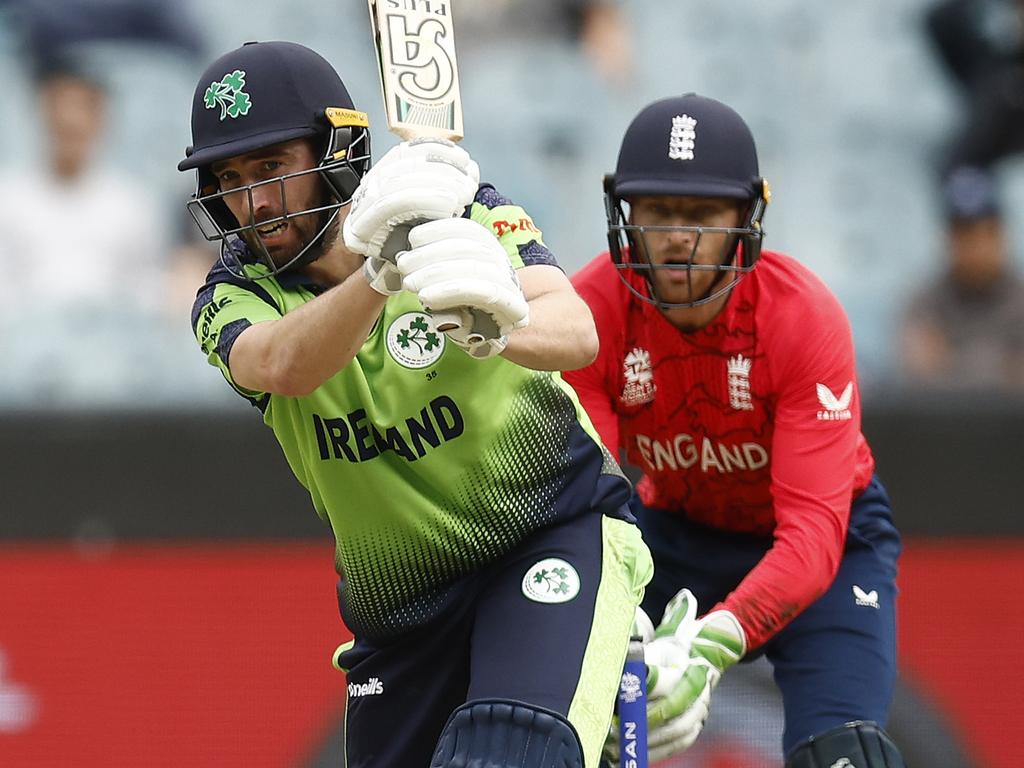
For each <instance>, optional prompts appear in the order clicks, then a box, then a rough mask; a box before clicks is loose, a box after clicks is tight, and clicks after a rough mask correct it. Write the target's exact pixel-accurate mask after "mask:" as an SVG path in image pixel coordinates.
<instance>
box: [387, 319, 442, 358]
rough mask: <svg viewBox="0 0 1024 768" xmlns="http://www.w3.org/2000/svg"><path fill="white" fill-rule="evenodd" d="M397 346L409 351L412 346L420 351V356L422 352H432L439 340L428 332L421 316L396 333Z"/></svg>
mask: <svg viewBox="0 0 1024 768" xmlns="http://www.w3.org/2000/svg"><path fill="white" fill-rule="evenodd" d="M397 340H398V345H399V346H400V347H401V348H402V349H409V347H410V346H411V345H413V344H415V345H416V348H417V349H418V350H419V351H420V354H423V353H424V352H430V351H432V350H433V349H434V348H435V347H436V346H437V345H438V344H440V343H441V340H440V339H439V338H438V336H437V333H435V332H434V331H432V330H430V326H429V325H427V321H426V319H424V317H423V315H417V316H416V317H415V318H414V319H413V321H412V322H411V323H409V327H408V328H403V329H402V330H401V331H399V332H398V336H397Z"/></svg>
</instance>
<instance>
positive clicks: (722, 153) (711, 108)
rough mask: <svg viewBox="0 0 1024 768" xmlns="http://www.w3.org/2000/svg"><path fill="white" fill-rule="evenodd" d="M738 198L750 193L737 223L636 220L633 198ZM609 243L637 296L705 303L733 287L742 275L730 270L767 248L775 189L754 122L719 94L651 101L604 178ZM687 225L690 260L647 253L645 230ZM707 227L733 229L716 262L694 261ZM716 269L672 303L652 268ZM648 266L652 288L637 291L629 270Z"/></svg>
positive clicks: (741, 269) (743, 268) (644, 270)
mask: <svg viewBox="0 0 1024 768" xmlns="http://www.w3.org/2000/svg"><path fill="white" fill-rule="evenodd" d="M648 195H651V196H662V195H674V196H685V197H709V198H734V199H736V200H737V201H740V202H743V201H746V203H747V205H746V207H745V211H744V214H743V220H742V223H741V226H739V227H701V226H636V225H633V224H632V223H631V222H630V218H629V215H628V206H629V204H630V200H631V199H632V198H634V197H637V196H648ZM604 197H605V213H606V215H607V218H608V244H609V249H610V252H611V257H612V260H613V261H614V262H615V265H616V267H618V269H619V277H620V278H622V280H623V282H625V283H626V285H627V286H628V287H629V289H630V290H631V291H632V292H633V294H634V295H636V296H637V297H638V298H640V299H643V300H644V301H646V302H648V303H651V304H654V305H656V306H658V307H660V308H662V309H676V308H683V307H695V306H700V305H701V304H706V303H707V302H709V301H713V300H714V299H716V298H718V297H719V296H721V295H722V294H723V293H725V292H727V291H729V290H731V288H732V287H733V286H734V285H735V283H736V281H735V280H734V281H728V282H726V284H725V285H722V282H723V280H724V278H725V277H726V276H727V275H728V274H730V273H734V274H735V273H740V275H737V280H738V279H739V278H740V277H741V276H742V273H745V272H749V271H750V270H751V269H753V268H754V265H755V264H756V263H757V260H758V258H759V257H760V255H761V241H762V240H763V238H764V232H763V230H762V229H761V219H762V217H763V216H764V210H765V207H766V206H767V204H768V200H769V199H770V197H771V193H770V192H769V189H768V183H767V182H766V181H765V180H764V179H762V178H761V176H760V173H759V171H758V164H757V148H756V147H755V145H754V137H753V135H752V134H751V132H750V128H748V127H747V124H746V123H745V122H744V120H743V118H742V117H740V116H739V115H738V114H737V113H736V112H735V110H733V109H732V108H731V107H728V106H726V105H725V104H723V103H722V102H720V101H716V100H714V99H710V98H707V97H705V96H698V95H697V94H695V93H688V94H686V95H684V96H676V97H672V98H668V99H662V100H660V101H656V102H654V103H653V104H649V105H648V106H646V107H644V109H642V110H641V111H640V113H639V114H638V115H637V116H636V117H635V118H634V119H633V122H632V123H630V125H629V128H627V129H626V134H625V136H623V139H622V146H621V148H620V150H619V159H618V164H617V165H616V168H615V173H613V174H609V175H607V176H605V179H604ZM668 230H681V231H691V232H694V233H696V235H697V237H696V239H695V242H694V246H693V251H692V252H691V254H690V258H689V261H688V262H687V263H685V264H664V265H655V264H652V263H651V262H650V260H649V257H648V256H647V254H648V249H647V248H646V245H645V243H646V239H645V235H646V233H647V232H651V231H668ZM706 233H721V234H726V235H729V238H728V239H727V241H726V242H727V246H726V248H725V249H724V250H723V253H722V257H721V259H720V261H719V263H717V264H695V263H693V256H694V254H695V253H696V251H697V243H699V242H700V237H701V236H702V235H703V234H706ZM658 269H673V270H712V271H716V272H719V273H720V277H719V279H716V281H715V282H714V283H712V285H711V286H710V288H708V290H707V291H706V292H705V294H704V295H703V296H701V297H699V298H697V299H695V300H693V301H688V302H684V303H669V302H664V301H661V300H660V299H659V298H658V295H657V291H656V289H655V287H654V283H653V280H652V276H653V272H654V270H658ZM627 270H629V271H633V272H638V273H640V274H642V275H643V276H644V277H645V281H646V283H647V288H648V292H649V294H650V295H647V294H646V293H643V292H641V291H638V290H637V289H636V288H635V287H634V285H633V284H632V283H631V281H630V280H629V279H627V277H628V276H627V274H626V271H627Z"/></svg>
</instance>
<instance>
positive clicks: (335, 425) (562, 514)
mask: <svg viewBox="0 0 1024 768" xmlns="http://www.w3.org/2000/svg"><path fill="white" fill-rule="evenodd" d="M468 215H470V216H471V217H472V218H473V219H474V220H476V221H478V222H480V223H481V224H483V225H484V226H487V227H488V228H489V229H491V231H493V232H494V233H495V235H496V236H497V237H498V239H499V240H500V242H501V243H502V244H503V245H504V246H505V249H506V251H507V252H508V254H509V256H510V258H511V260H512V263H513V264H514V265H515V266H516V267H517V268H519V267H522V266H525V265H530V264H555V261H554V257H553V256H552V255H551V252H550V251H549V250H548V249H547V248H546V247H545V246H544V244H543V240H542V237H541V234H540V232H539V231H538V230H537V229H536V227H535V226H534V225H533V222H532V221H531V220H530V217H529V216H528V215H527V214H526V213H525V211H523V209H522V208H520V207H519V206H516V205H513V204H512V203H511V202H509V201H508V200H507V199H505V198H503V197H502V196H501V195H499V194H498V193H497V192H495V191H494V189H493V188H491V187H490V186H488V185H483V186H481V188H480V190H479V192H478V193H477V198H476V201H475V202H474V203H473V204H472V206H471V207H470V208H469V209H468ZM246 270H247V272H248V273H249V274H250V275H252V276H253V277H256V276H260V275H261V274H263V275H265V272H266V270H265V268H264V267H262V266H259V265H248V266H246ZM301 279H302V277H301V276H300V275H288V274H284V275H279V276H277V277H263V278H262V279H260V280H258V281H246V280H241V279H239V278H237V277H233V276H231V275H230V273H228V272H227V271H226V270H225V269H223V267H220V266H218V267H215V268H214V269H213V271H212V272H211V273H210V275H209V277H208V278H207V283H206V285H205V286H204V287H203V289H202V290H201V291H200V293H199V295H198V297H197V299H196V305H195V308H194V309H193V326H194V328H195V333H196V337H197V339H198V341H199V343H200V345H201V346H202V348H203V351H204V352H205V353H206V355H207V357H208V359H209V361H210V363H211V364H212V365H215V366H217V367H219V368H220V369H221V371H222V372H223V373H224V376H225V377H226V378H227V379H228V381H229V382H231V374H230V370H229V360H230V351H231V345H232V343H233V342H234V340H235V339H236V338H237V337H238V335H239V334H240V333H241V332H242V331H243V330H245V328H247V327H249V325H251V324H253V323H258V322H262V321H266V320H272V319H275V318H278V317H280V316H282V315H283V314H285V313H287V312H289V311H292V310H293V309H295V308H296V307H299V306H301V305H302V304H304V303H306V302H308V301H312V300H313V299H314V298H315V296H316V295H317V293H318V289H317V287H316V286H309V285H303V284H301V283H300V282H299V281H300V280H301ZM232 386H234V384H233V383H232ZM235 388H236V389H237V390H238V391H239V393H240V394H241V395H243V396H244V397H246V398H247V399H249V400H250V401H251V402H252V403H253V404H254V405H256V406H257V407H258V408H259V409H260V410H261V411H262V413H263V417H264V421H265V422H266V423H267V425H269V426H270V427H271V428H272V429H273V430H274V433H275V435H276V436H277V439H278V441H279V442H280V444H281V447H282V448H283V449H284V453H285V456H286V457H287V459H288V463H289V465H290V466H291V468H292V470H293V471H294V473H295V476H296V477H297V478H298V479H299V481H300V482H301V483H302V484H303V486H305V487H306V489H307V490H308V491H309V494H310V496H311V497H312V500H313V505H314V507H315V508H316V510H317V512H318V513H319V514H320V516H321V517H323V518H325V519H326V520H328V521H329V523H330V525H331V528H332V529H333V531H334V535H335V538H336V541H337V554H336V561H337V567H338V572H339V573H340V574H342V575H343V576H344V580H345V581H344V588H343V590H342V592H341V605H342V612H343V615H344V618H345V621H346V623H347V624H348V626H349V628H350V629H352V630H353V632H355V633H356V634H357V635H361V636H364V637H387V636H390V635H393V634H395V633H398V632H401V631H404V630H407V629H410V628H412V627H415V626H418V625H420V624H422V623H424V622H425V621H428V620H429V619H431V618H432V617H433V616H435V615H436V614H437V613H438V612H439V611H441V610H443V609H444V607H445V605H446V601H448V600H451V599H455V598H454V597H453V592H452V590H451V587H452V586H453V585H454V584H455V582H457V581H458V580H459V579H461V578H462V577H464V576H467V575H468V574H471V573H473V572H475V571H477V570H479V569H481V568H482V567H484V566H486V565H487V564H488V563H490V562H492V561H494V560H496V559H497V558H499V557H501V556H502V555H504V554H506V553H508V552H510V551H511V550H512V549H514V548H515V547H516V546H517V545H518V544H519V543H520V542H522V541H523V540H524V539H525V538H526V537H528V536H529V535H530V534H531V532H533V531H535V530H537V529H538V528H541V527H544V526H548V525H551V524H553V523H556V522H559V521H562V520H566V519H569V518H571V517H574V516H577V515H580V514H584V513H587V512H589V511H591V510H594V509H598V510H600V511H603V512H609V513H612V514H614V510H615V509H617V508H618V507H619V506H620V505H621V504H623V503H624V502H625V500H626V499H627V498H628V494H629V487H628V483H627V481H626V480H625V478H624V477H623V476H622V473H621V471H620V470H619V468H618V465H617V464H616V463H615V461H614V460H613V459H612V458H611V456H610V455H609V454H608V452H607V451H606V450H605V449H604V448H603V447H602V445H601V441H600V439H599V438H598V436H597V433H596V432H595V430H594V428H593V426H592V425H591V423H590V420H589V419H588V417H587V415H586V413H585V412H584V411H583V410H582V408H581V407H580V404H579V402H578V400H577V398H576V395H575V393H574V392H573V390H572V389H571V388H570V387H569V386H568V385H567V384H565V383H564V382H563V381H562V379H561V378H560V377H559V376H558V375H557V374H552V373H546V372H539V371H533V370H529V369H527V368H523V367H520V366H518V365H516V364H514V363H511V362H509V361H508V360H505V359H504V358H502V357H495V358H491V359H489V360H482V361H481V360H474V359H471V358H470V357H469V356H468V355H467V354H466V353H465V352H464V351H463V350H461V349H459V348H458V347H457V346H455V345H454V344H452V343H451V342H449V341H448V340H447V338H446V336H445V335H444V334H443V333H439V332H437V331H435V330H434V327H433V325H432V323H431V318H430V315H429V314H427V313H426V312H424V311H423V307H422V306H421V305H420V303H419V300H418V299H417V298H416V296H415V295H413V294H411V293H401V294H398V295H397V296H393V297H391V298H389V299H388V302H387V304H386V305H385V307H384V310H383V313H382V315H381V316H380V318H379V319H378V321H377V323H376V325H375V326H374V327H373V330H372V331H371V333H370V335H369V337H368V338H367V340H366V343H365V344H363V346H362V348H361V349H360V350H359V352H358V353H357V355H356V357H355V359H354V360H353V361H352V362H351V363H349V365H347V366H346V367H345V368H344V369H343V370H341V371H339V372H338V373H337V374H336V375H335V376H334V377H332V378H331V379H330V380H328V381H327V382H325V383H324V384H323V385H322V386H320V387H319V388H318V389H317V390H316V391H315V392H313V393H312V394H310V395H307V396H304V397H284V396H281V395H276V394H267V393H260V392H250V391H246V390H243V389H241V388H238V387H235Z"/></svg>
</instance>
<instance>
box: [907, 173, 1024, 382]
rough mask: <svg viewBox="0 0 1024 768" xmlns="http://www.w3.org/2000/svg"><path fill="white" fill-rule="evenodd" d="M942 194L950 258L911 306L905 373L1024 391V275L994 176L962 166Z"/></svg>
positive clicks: (913, 378)
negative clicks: (1014, 258)
mask: <svg viewBox="0 0 1024 768" xmlns="http://www.w3.org/2000/svg"><path fill="white" fill-rule="evenodd" d="M944 197H945V207H946V219H947V244H946V248H947V259H948V262H947V264H946V267H945V269H944V270H943V271H942V273H941V274H940V275H939V276H938V277H937V278H936V279H935V280H934V281H933V282H932V283H931V284H930V285H928V286H926V287H925V288H924V289H923V290H922V291H921V292H920V293H919V294H918V295H917V296H915V297H914V299H913V301H912V303H911V304H910V307H909V311H908V313H907V316H906V319H905V323H904V328H903V338H902V344H903V355H902V360H903V364H904V366H905V374H906V376H907V379H908V380H909V382H910V383H913V384H914V385H915V387H917V388H921V387H922V386H924V387H926V388H931V389H942V390H974V391H988V392H999V393H1005V394H1024V281H1022V279H1021V276H1020V275H1019V274H1018V273H1017V272H1016V271H1015V270H1014V268H1013V265H1012V263H1011V260H1010V254H1009V252H1008V248H1007V243H1006V233H1005V230H1004V227H1003V219H1002V213H1001V211H1000V208H999V204H998V200H997V196H996V191H995V186H994V183H993V179H992V177H991V175H990V174H988V173H986V172H984V171H982V170H979V169H977V168H970V167H964V168H959V169H957V170H955V171H953V172H952V173H951V174H950V175H949V177H948V180H947V182H946V184H945V187H944Z"/></svg>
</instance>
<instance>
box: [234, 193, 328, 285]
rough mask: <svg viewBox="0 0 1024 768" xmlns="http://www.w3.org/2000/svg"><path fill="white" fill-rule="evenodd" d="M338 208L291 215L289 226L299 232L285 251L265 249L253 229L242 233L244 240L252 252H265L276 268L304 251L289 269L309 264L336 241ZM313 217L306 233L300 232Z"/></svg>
mask: <svg viewBox="0 0 1024 768" xmlns="http://www.w3.org/2000/svg"><path fill="white" fill-rule="evenodd" d="M326 204H327V203H323V202H322V203H320V204H319V205H318V206H316V207H320V206H322V205H326ZM337 214H338V209H337V208H335V209H333V210H323V211H319V212H317V213H316V214H306V215H300V216H296V217H294V218H292V219H291V220H290V221H291V222H292V224H291V225H292V226H293V227H295V229H296V230H297V231H298V234H299V242H298V244H297V245H294V246H292V247H291V248H288V249H287V250H284V251H283V250H280V249H274V250H271V249H269V248H266V246H265V245H264V244H263V242H262V241H261V240H260V237H259V235H258V234H257V233H256V232H254V231H251V230H250V231H248V232H246V233H245V235H244V237H245V242H246V245H247V246H248V247H249V250H250V251H251V252H253V253H260V252H265V253H266V255H267V256H269V258H270V260H271V261H272V262H273V264H274V266H275V267H278V268H280V267H282V266H283V265H285V264H288V263H289V262H290V261H291V260H292V259H295V258H296V257H297V256H298V255H299V254H300V253H303V258H302V259H301V263H296V264H294V265H293V266H292V267H291V268H289V271H291V269H293V268H301V267H302V266H305V265H306V264H310V263H312V262H314V261H316V260H317V259H319V258H321V257H322V256H323V255H324V254H325V253H327V252H328V251H330V250H331V248H333V247H334V245H335V244H336V243H337V241H338V232H339V231H340V228H341V227H340V224H339V220H338V215H337ZM314 217H315V219H316V221H315V223H314V224H313V226H310V227H309V231H308V232H303V231H302V230H303V229H306V228H305V227H304V226H301V224H302V223H305V222H306V221H308V220H310V219H312V218H314Z"/></svg>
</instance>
